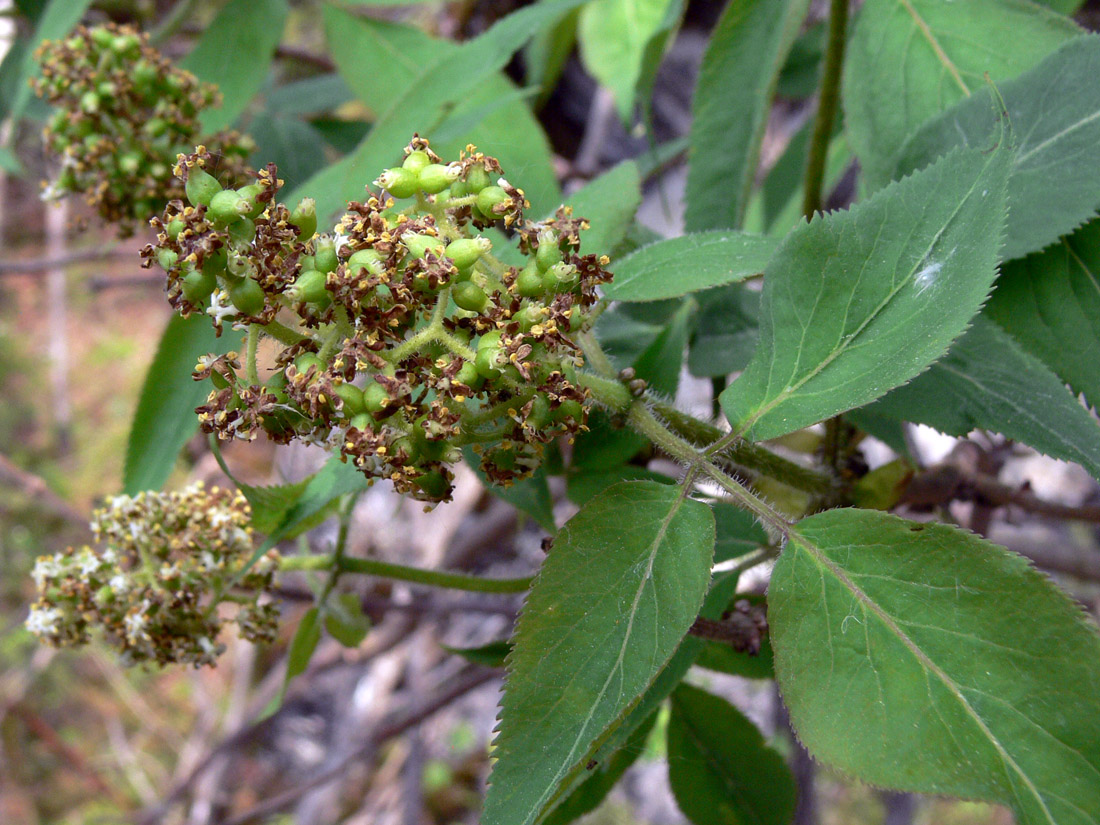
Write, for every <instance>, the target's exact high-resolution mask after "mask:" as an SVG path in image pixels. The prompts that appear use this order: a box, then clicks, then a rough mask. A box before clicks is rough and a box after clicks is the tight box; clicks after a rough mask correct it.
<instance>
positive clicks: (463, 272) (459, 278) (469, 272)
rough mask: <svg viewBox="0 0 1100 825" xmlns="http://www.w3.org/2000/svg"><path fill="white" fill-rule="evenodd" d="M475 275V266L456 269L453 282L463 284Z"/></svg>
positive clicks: (452, 278)
mask: <svg viewBox="0 0 1100 825" xmlns="http://www.w3.org/2000/svg"><path fill="white" fill-rule="evenodd" d="M472 277H474V268H473V267H472V266H471V267H467V268H466V269H456V270H455V273H454V275H452V276H451V283H452V284H461V283H462V282H464V281H468V280H470V279H471V278H472Z"/></svg>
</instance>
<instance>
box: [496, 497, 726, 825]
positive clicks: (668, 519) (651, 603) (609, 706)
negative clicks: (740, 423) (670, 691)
mask: <svg viewBox="0 0 1100 825" xmlns="http://www.w3.org/2000/svg"><path fill="white" fill-rule="evenodd" d="M713 551H714V519H713V517H712V516H711V514H710V508H708V507H707V506H706V505H704V504H700V503H699V502H697V501H693V500H691V499H687V498H684V497H683V496H682V494H681V491H680V489H679V488H677V487H666V486H664V485H661V484H655V483H653V482H645V481H638V482H625V483H623V484H618V485H616V486H614V487H612V488H610V489H609V490H606V491H605V492H603V493H601V494H600V495H598V496H596V497H595V498H594V499H592V500H591V501H589V502H588V504H587V505H585V507H583V508H582V509H581V511H580V512H579V513H578V514H577V515H576V516H574V517H573V518H572V519H571V520H570V521H569V522H568V523H567V524H566V525H565V527H563V528H562V530H561V532H560V533H559V534H558V537H557V539H556V540H555V542H554V546H553V549H552V550H551V551H550V554H549V555H548V556H547V559H546V562H545V563H544V564H543V568H542V571H541V572H540V574H539V576H538V578H537V579H536V580H535V583H534V585H533V587H532V589H531V593H530V595H529V596H528V598H527V603H526V605H525V606H524V609H523V614H522V615H521V617H520V620H519V623H518V626H517V629H516V634H515V639H514V643H515V647H514V649H513V653H512V656H511V658H510V659H509V669H510V672H509V675H508V679H507V681H506V683H505V691H504V698H503V700H502V703H501V716H500V726H499V733H498V735H497V738H496V743H495V748H496V749H495V755H496V757H497V762H496V765H495V766H494V768H493V772H492V774H491V776H490V786H489V792H488V794H487V796H486V798H485V813H484V815H483V818H482V821H483V822H484V823H486V825H528V824H529V823H531V822H533V821H534V819H535V817H536V816H537V815H538V814H539V812H540V811H541V810H542V808H543V807H544V805H546V803H547V802H549V801H550V799H551V798H552V797H553V796H554V794H555V792H556V791H557V790H558V788H559V785H560V784H561V783H562V781H563V780H564V779H565V778H566V777H567V775H568V774H569V773H570V771H571V770H572V769H573V768H574V767H575V766H576V765H577V764H578V763H580V762H581V761H582V760H584V759H586V755H587V754H588V752H589V750H590V748H592V746H593V745H594V744H596V742H597V740H598V739H599V737H600V736H601V735H602V734H603V733H604V731H605V730H607V728H608V727H609V726H610V725H611V724H612V723H613V722H615V721H616V720H617V719H618V718H619V717H620V716H621V715H622V714H623V713H624V712H625V711H626V710H628V709H629V708H630V707H631V706H632V705H633V704H634V702H635V701H636V700H637V698H638V697H639V696H641V694H642V693H643V692H644V691H645V690H646V688H647V687H649V685H650V683H651V682H652V681H653V679H654V678H655V677H656V676H657V674H658V672H660V670H661V668H662V667H664V665H665V663H667V662H668V660H669V659H670V658H671V657H672V655H673V653H674V652H675V651H676V648H677V646H678V645H679V643H680V640H681V639H682V638H683V636H684V634H685V633H686V632H687V629H688V628H689V627H690V626H691V623H692V622H693V621H694V619H695V617H696V616H697V615H698V612H699V608H700V606H701V605H702V603H703V596H704V594H705V593H706V589H707V584H708V582H709V579H710V562H711V557H712V554H713Z"/></svg>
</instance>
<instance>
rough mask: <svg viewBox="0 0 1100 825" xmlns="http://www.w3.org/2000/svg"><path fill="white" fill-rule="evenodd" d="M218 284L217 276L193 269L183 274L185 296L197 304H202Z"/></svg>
mask: <svg viewBox="0 0 1100 825" xmlns="http://www.w3.org/2000/svg"><path fill="white" fill-rule="evenodd" d="M217 286H218V281H217V279H216V278H213V277H211V276H209V275H207V274H206V273H204V272H200V271H199V270H197V269H193V270H191V271H190V272H188V273H187V274H186V275H184V276H183V297H184V298H186V299H187V300H188V301H189V302H190V303H192V304H194V305H195V306H201V305H202V303H203V302H204V301H205V300H206V299H207V298H209V297H210V295H211V294H212V293H213V292H214V290H215V289H216V288H217Z"/></svg>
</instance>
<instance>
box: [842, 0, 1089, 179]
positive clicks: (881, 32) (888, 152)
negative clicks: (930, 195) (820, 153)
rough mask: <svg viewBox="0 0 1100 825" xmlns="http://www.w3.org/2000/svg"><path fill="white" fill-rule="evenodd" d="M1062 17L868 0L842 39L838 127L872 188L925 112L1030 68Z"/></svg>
mask: <svg viewBox="0 0 1100 825" xmlns="http://www.w3.org/2000/svg"><path fill="white" fill-rule="evenodd" d="M1079 33H1080V29H1078V28H1077V27H1076V26H1075V25H1074V24H1073V23H1072V22H1070V21H1069V20H1067V19H1066V18H1064V17H1061V16H1060V15H1057V14H1053V13H1051V12H1050V11H1048V10H1046V9H1040V8H1038V7H1036V6H1035V4H1033V3H1031V2H1028V0H965V2H950V0H868V1H867V3H865V4H864V6H863V8H862V9H861V10H860V13H859V19H858V21H857V24H856V27H855V31H854V34H853V35H852V38H851V41H850V43H849V46H848V53H847V55H846V58H845V72H844V86H843V99H844V112H845V126H846V128H847V131H848V137H849V140H850V141H851V145H852V149H853V150H854V151H855V153H856V155H857V156H858V157H859V159H860V162H861V163H862V165H863V171H864V175H865V177H866V178H867V180H868V181H869V182H870V184H871V186H872V187H877V186H881V185H882V184H884V183H885V182H886V181H887V180H888V179H889V174H890V171H891V170H892V168H893V163H892V161H893V159H894V157H895V155H896V153H897V151H898V148H899V147H900V146H901V145H902V144H903V143H904V141H905V139H906V138H907V137H909V135H910V134H912V133H913V132H914V131H915V130H916V129H917V127H919V126H920V125H921V124H922V123H923V122H924V121H926V120H928V119H929V118H930V117H933V116H934V115H937V114H939V113H940V112H942V111H943V110H944V109H947V108H948V107H949V106H951V105H953V104H954V103H956V102H958V101H959V100H962V99H963V98H965V97H967V96H968V95H971V94H973V93H974V92H975V91H977V90H980V89H982V88H984V86H985V81H984V79H983V75H984V73H986V72H988V73H989V75H990V77H991V78H992V80H993V81H994V82H995V83H998V84H999V83H1000V82H1001V81H1003V80H1006V79H1008V78H1010V77H1014V76H1015V75H1017V74H1019V73H1020V72H1022V71H1025V70H1026V69H1029V68H1031V67H1032V66H1034V65H1035V64H1036V63H1038V62H1039V60H1041V59H1042V58H1043V57H1044V56H1045V55H1047V54H1048V53H1050V52H1051V51H1053V50H1054V49H1056V48H1058V46H1060V45H1061V44H1062V43H1064V42H1065V41H1066V40H1067V39H1068V38H1070V37H1073V36H1074V35H1076V34H1079Z"/></svg>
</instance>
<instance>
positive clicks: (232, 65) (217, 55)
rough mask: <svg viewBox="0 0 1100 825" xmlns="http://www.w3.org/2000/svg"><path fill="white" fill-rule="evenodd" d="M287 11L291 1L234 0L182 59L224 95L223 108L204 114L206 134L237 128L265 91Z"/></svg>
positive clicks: (203, 121)
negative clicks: (239, 119)
mask: <svg viewBox="0 0 1100 825" xmlns="http://www.w3.org/2000/svg"><path fill="white" fill-rule="evenodd" d="M288 11H289V9H288V7H287V3H286V0H230V2H229V3H228V4H227V5H226V6H224V7H223V8H222V10H221V11H220V12H218V16H217V17H215V18H214V20H213V21H212V22H211V23H210V25H209V26H207V27H206V31H204V32H203V35H202V39H201V40H199V43H198V45H197V46H195V48H194V49H192V50H191V53H190V54H188V55H187V57H185V58H184V59H183V60H182V61H180V66H181V68H184V69H188V70H189V71H192V72H194V73H195V75H196V76H197V77H198V78H199V79H200V80H205V81H207V82H208V83H216V84H217V86H218V89H219V90H220V91H221V93H222V105H221V106H220V107H218V108H216V109H207V110H206V111H205V112H203V113H202V115H201V122H202V128H203V130H204V131H206V132H216V131H217V130H219V129H224V128H226V127H227V126H230V125H232V124H233V122H234V121H235V120H236V119H237V117H238V116H239V115H240V114H241V113H242V112H243V111H244V110H245V108H246V107H247V106H248V104H249V103H250V102H251V100H252V98H254V97H255V96H256V93H257V92H259V91H260V89H261V88H262V87H263V85H264V81H265V80H267V70H268V68H269V67H270V65H271V58H272V57H273V56H274V54H275V47H276V46H277V45H279V40H280V38H282V36H283V25H284V24H285V23H286V16H287V12H288Z"/></svg>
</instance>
